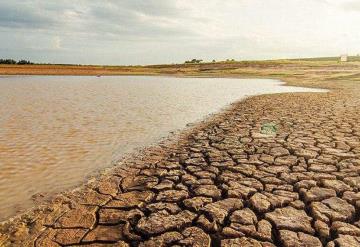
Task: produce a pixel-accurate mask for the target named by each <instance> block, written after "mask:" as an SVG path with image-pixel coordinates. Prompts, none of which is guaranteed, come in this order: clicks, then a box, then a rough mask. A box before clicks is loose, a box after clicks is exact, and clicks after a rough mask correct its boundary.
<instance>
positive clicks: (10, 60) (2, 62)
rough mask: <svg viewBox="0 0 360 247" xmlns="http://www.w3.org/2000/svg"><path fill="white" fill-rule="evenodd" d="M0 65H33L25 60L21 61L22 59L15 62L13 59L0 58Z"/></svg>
mask: <svg viewBox="0 0 360 247" xmlns="http://www.w3.org/2000/svg"><path fill="white" fill-rule="evenodd" d="M0 64H20V65H23V64H33V63H32V62H30V61H27V60H23V59H22V60H19V61H18V62H16V61H15V60H14V59H1V58H0Z"/></svg>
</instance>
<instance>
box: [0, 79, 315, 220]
mask: <svg viewBox="0 0 360 247" xmlns="http://www.w3.org/2000/svg"><path fill="white" fill-rule="evenodd" d="M282 84H283V83H282V82H280V81H276V80H265V79H224V78H175V77H154V76H120V77H116V76H111V77H110V76H109V77H83V76H10V77H0V200H1V202H2V203H1V204H0V220H3V219H6V218H8V217H10V216H12V215H14V214H16V213H17V212H18V211H20V210H24V209H26V208H29V207H31V206H32V205H33V201H32V195H34V194H40V193H44V194H54V193H58V192H60V191H63V190H66V189H69V188H72V187H74V186H76V185H78V184H79V183H81V182H82V181H84V179H85V178H86V177H87V176H88V175H90V174H92V173H94V172H95V171H98V170H101V169H104V168H106V167H109V166H110V165H111V162H112V161H114V160H116V159H118V158H120V157H121V156H123V155H124V154H125V153H129V152H131V151H134V149H136V148H141V147H143V146H146V145H149V144H151V143H154V142H156V141H158V140H159V139H161V138H162V137H165V136H167V135H168V134H169V132H171V131H174V130H177V129H181V128H183V127H185V126H186V124H188V123H193V122H196V121H199V120H201V119H202V118H204V117H205V116H206V115H208V114H210V113H215V112H217V111H219V110H221V108H223V107H225V106H227V105H228V104H230V103H232V102H234V101H238V100H241V99H243V98H244V97H246V96H251V95H257V94H267V93H281V92H318V91H319V92H321V91H322V90H316V89H308V88H300V87H288V86H282Z"/></svg>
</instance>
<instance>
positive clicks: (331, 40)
mask: <svg viewBox="0 0 360 247" xmlns="http://www.w3.org/2000/svg"><path fill="white" fill-rule="evenodd" d="M342 53H350V54H357V53H360V0H196V1H195V0H97V1H95V0H11V1H9V0H0V57H3V58H5V57H6V58H14V59H21V58H25V59H30V60H32V61H35V62H50V63H81V64H157V63H176V62H183V61H185V60H187V59H190V58H202V59H204V60H212V59H216V60H222V59H227V58H234V59H237V60H246V59H271V58H292V57H312V56H331V55H340V54H342Z"/></svg>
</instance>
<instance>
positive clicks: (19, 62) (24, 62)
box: [17, 60, 33, 65]
mask: <svg viewBox="0 0 360 247" xmlns="http://www.w3.org/2000/svg"><path fill="white" fill-rule="evenodd" d="M17 64H20V65H23V64H33V63H32V62H30V61H27V60H19V61H18V62H17Z"/></svg>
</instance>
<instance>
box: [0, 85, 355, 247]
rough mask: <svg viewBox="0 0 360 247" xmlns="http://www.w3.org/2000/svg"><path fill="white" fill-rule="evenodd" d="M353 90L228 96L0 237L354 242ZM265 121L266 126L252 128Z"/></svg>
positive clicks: (62, 242) (94, 241)
mask: <svg viewBox="0 0 360 247" xmlns="http://www.w3.org/2000/svg"><path fill="white" fill-rule="evenodd" d="M354 88H355V87H354ZM354 88H352V89H351V90H345V89H344V90H335V91H332V92H329V93H322V94H319V93H297V94H277V95H264V96H258V97H253V98H249V99H247V100H245V101H243V102H240V103H237V104H235V105H234V106H233V107H232V108H231V109H228V110H227V111H225V112H223V113H221V114H218V115H216V116H214V117H213V118H212V119H211V120H209V121H207V122H204V123H202V124H200V125H199V126H197V127H196V128H194V129H192V130H191V131H189V132H188V133H186V134H183V135H181V136H180V137H179V140H178V141H177V142H175V143H172V144H166V145H162V146H159V147H154V148H149V149H148V150H147V151H146V152H145V154H144V155H143V156H142V157H139V158H134V159H131V160H128V161H125V162H124V164H122V165H121V166H117V167H116V168H114V170H112V171H111V172H110V173H109V174H107V175H106V176H103V177H101V178H99V179H98V180H97V181H96V182H93V183H90V184H88V185H87V186H84V187H83V188H81V189H79V190H77V191H75V192H69V193H65V194H64V195H62V196H60V197H58V198H57V199H55V200H54V202H52V203H51V204H50V205H48V206H47V207H45V208H42V209H41V210H40V209H39V210H38V211H36V212H34V213H33V214H31V215H28V216H26V217H25V216H24V217H22V218H20V219H17V220H15V221H13V222H10V223H7V224H6V225H5V226H3V232H4V234H3V235H2V237H0V239H3V243H4V245H9V246H49V247H50V246H80V245H81V246H94V247H95V246H154V247H155V246H156V247H158V246H204V247H205V246H259V247H271V246H315V247H316V246H328V247H333V246H344V247H351V246H360V214H359V212H360V176H359V172H360V127H359V125H358V123H359V119H360V100H359V99H358V97H357V95H359V94H358V93H359V90H356V89H354ZM269 122H274V123H276V124H277V127H278V131H277V133H276V135H264V134H261V133H260V129H261V126H262V125H263V124H265V123H269ZM4 229H5V230H4ZM0 242H1V240H0Z"/></svg>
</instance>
